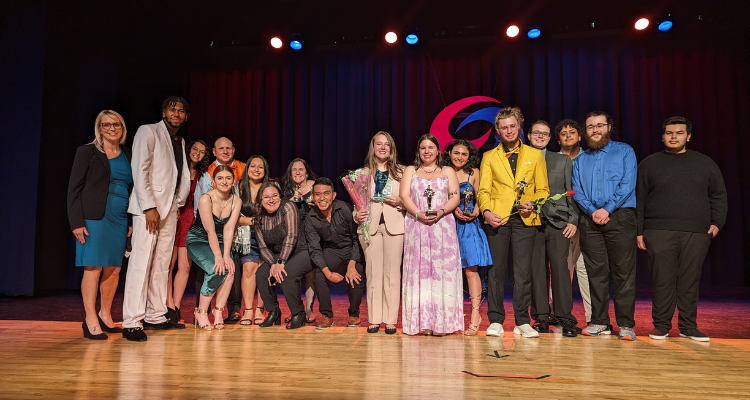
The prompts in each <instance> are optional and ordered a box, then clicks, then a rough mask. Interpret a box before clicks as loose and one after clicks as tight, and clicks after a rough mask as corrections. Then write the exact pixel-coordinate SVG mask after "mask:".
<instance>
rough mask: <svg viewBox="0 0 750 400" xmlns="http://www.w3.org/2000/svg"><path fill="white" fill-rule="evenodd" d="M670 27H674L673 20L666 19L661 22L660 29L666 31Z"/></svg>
mask: <svg viewBox="0 0 750 400" xmlns="http://www.w3.org/2000/svg"><path fill="white" fill-rule="evenodd" d="M670 29H672V21H664V22H662V23H661V24H659V30H660V31H662V32H666V31H668V30H670Z"/></svg>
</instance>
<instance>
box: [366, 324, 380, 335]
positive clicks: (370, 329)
mask: <svg viewBox="0 0 750 400" xmlns="http://www.w3.org/2000/svg"><path fill="white" fill-rule="evenodd" d="M379 330H380V325H373V326H368V327H367V333H378V331H379Z"/></svg>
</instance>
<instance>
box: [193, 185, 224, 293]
mask: <svg viewBox="0 0 750 400" xmlns="http://www.w3.org/2000/svg"><path fill="white" fill-rule="evenodd" d="M204 196H205V195H204ZM210 198H211V196H209V199H210ZM211 201H212V202H213V200H211ZM232 205H234V196H232ZM211 216H213V220H214V229H215V232H216V237H218V238H219V248H220V249H221V252H222V254H224V225H226V223H227V221H229V217H231V213H230V215H227V217H226V218H219V217H217V216H216V215H213V214H211ZM185 247H186V248H187V252H188V255H189V256H190V258H191V259H192V260H193V262H194V263H196V264H198V266H199V267H200V268H201V269H202V270H203V271H204V272H205V273H206V277H205V279H204V280H203V286H202V287H201V294H202V295H204V296H211V295H213V294H214V292H216V291H217V290H218V289H219V286H221V284H222V283H224V279H226V278H227V275H226V273H225V274H224V275H219V274H217V273H216V272H214V261H215V259H214V253H213V251H211V246H210V245H209V244H208V232H206V230H205V229H204V228H203V221H201V214H200V212H198V215H197V216H196V218H195V223H193V226H191V227H190V230H189V231H188V233H187V237H186V238H185Z"/></svg>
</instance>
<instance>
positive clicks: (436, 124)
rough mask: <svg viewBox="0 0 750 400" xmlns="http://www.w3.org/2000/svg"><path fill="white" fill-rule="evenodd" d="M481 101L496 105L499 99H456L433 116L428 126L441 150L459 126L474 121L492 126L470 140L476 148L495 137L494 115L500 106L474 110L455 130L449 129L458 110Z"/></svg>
mask: <svg viewBox="0 0 750 400" xmlns="http://www.w3.org/2000/svg"><path fill="white" fill-rule="evenodd" d="M483 102H491V103H496V104H498V105H499V104H501V103H500V102H499V101H497V100H495V99H493V98H492V97H487V96H471V97H466V98H463V99H461V100H458V101H456V102H455V103H453V104H451V105H449V106H448V107H445V109H444V110H443V111H441V112H440V114H438V115H437V117H435V120H433V121H432V126H431V127H430V133H431V134H432V135H434V136H435V137H436V138H437V139H438V141H439V142H440V151H441V152H442V151H443V150H445V146H447V145H448V143H450V142H452V141H453V140H454V139H455V138H454V137H453V135H454V134H457V133H458V131H460V130H461V128H463V127H464V126H466V125H468V124H469V123H471V122H474V121H487V122H489V123H490V124H492V126H493V127H492V128H490V129H489V130H488V131H487V132H485V133H484V135H482V136H481V137H479V138H478V139H474V140H470V142H471V143H472V144H474V146H477V148H478V149H479V148H481V147H482V146H484V144H485V143H487V140H488V139H489V138H490V137H496V135H493V132H494V131H495V128H494V126H495V116H496V115H497V113H498V112H500V110H502V109H503V108H502V107H492V106H490V107H485V108H482V109H479V110H477V111H474V112H473V113H471V114H469V116H468V117H466V118H465V119H464V120H463V121H462V122H461V123H460V124H459V125H458V128H456V131H455V132H451V131H450V123H451V121H452V120H453V118H455V117H456V115H458V113H459V112H461V110H463V109H465V108H466V107H469V106H472V105H474V104H477V103H483ZM520 137H521V140H523V131H521V132H520ZM498 143H499V140H498V139H497V138H495V144H494V145H493V146H492V147H493V148H494V147H496V146H497V145H498Z"/></svg>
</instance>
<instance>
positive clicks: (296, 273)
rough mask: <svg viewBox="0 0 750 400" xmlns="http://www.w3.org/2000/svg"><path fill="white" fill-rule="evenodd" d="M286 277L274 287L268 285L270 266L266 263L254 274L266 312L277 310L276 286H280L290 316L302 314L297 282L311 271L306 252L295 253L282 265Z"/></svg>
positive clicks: (303, 308) (303, 309)
mask: <svg viewBox="0 0 750 400" xmlns="http://www.w3.org/2000/svg"><path fill="white" fill-rule="evenodd" d="M284 270H285V271H286V276H284V281H282V282H280V283H277V284H276V285H269V284H268V278H269V277H270V276H271V266H270V265H268V263H263V264H261V266H260V267H258V271H257V272H256V273H255V280H256V282H257V286H258V291H260V298H261V299H263V303H264V304H265V307H266V311H274V310H277V309H278V308H279V300H278V298H277V297H276V286H281V290H282V291H283V292H284V297H285V298H286V303H287V305H288V306H289V311H291V313H292V315H297V314H304V313H305V306H304V305H302V296H301V295H300V289H299V282H300V280H302V278H303V277H304V276H305V274H306V273H308V272H310V271H312V262H311V261H310V255H309V254H308V253H307V251H297V252H295V253H294V255H293V256H292V257H291V258H290V259H289V260H287V262H286V264H284Z"/></svg>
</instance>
